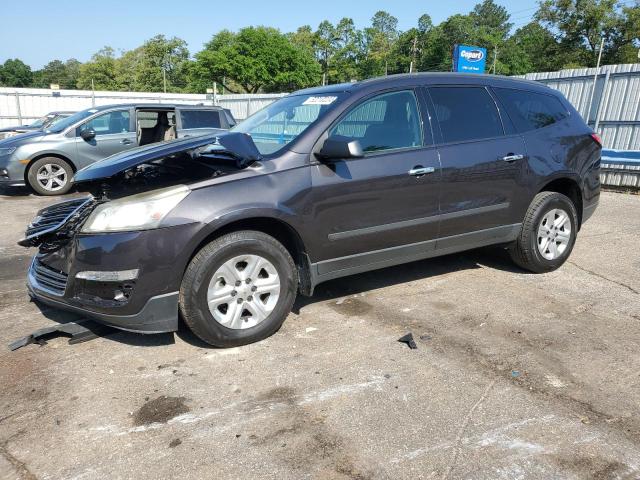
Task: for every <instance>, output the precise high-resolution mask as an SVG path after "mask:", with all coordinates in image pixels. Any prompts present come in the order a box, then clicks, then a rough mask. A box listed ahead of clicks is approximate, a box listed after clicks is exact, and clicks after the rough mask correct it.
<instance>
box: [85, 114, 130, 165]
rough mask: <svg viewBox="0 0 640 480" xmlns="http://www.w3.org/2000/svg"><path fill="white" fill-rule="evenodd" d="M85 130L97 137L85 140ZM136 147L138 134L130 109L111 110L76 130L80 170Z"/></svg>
mask: <svg viewBox="0 0 640 480" xmlns="http://www.w3.org/2000/svg"><path fill="white" fill-rule="evenodd" d="M83 130H93V131H94V132H95V134H96V136H95V137H94V138H93V139H90V140H85V139H83V138H82V136H81V132H82V131H83ZM135 146H136V134H135V131H134V129H133V124H132V121H131V111H130V110H129V109H122V110H111V111H109V112H107V113H103V114H101V115H97V116H95V117H93V118H92V119H91V120H89V121H87V122H85V123H84V124H82V125H81V126H79V127H78V128H76V154H77V165H78V167H79V168H81V167H84V166H86V165H89V164H91V163H93V162H97V161H98V160H102V159H103V158H106V157H109V156H111V155H113V154H116V153H119V152H122V151H124V150H128V149H130V148H133V147H135Z"/></svg>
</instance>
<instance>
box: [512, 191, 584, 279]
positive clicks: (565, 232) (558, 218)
mask: <svg viewBox="0 0 640 480" xmlns="http://www.w3.org/2000/svg"><path fill="white" fill-rule="evenodd" d="M577 233H578V214H577V212H576V207H575V205H574V204H573V202H572V201H571V200H570V199H569V198H568V197H567V196H565V195H562V194H561V193H556V192H540V193H539V194H537V195H536V196H535V197H534V199H533V201H532V202H531V205H530V206H529V210H528V211H527V214H526V215H525V219H524V222H523V224H522V231H521V232H520V236H519V237H518V239H517V240H516V241H515V242H514V243H513V245H511V247H510V248H509V252H510V254H511V258H512V259H513V261H514V262H515V263H516V264H517V265H519V266H520V267H522V268H524V269H525V270H529V271H532V272H535V273H544V272H550V271H552V270H555V269H557V268H559V267H560V266H561V265H562V264H563V263H564V262H565V261H566V260H567V258H569V255H570V254H571V251H572V250H573V245H574V244H575V241H576V235H577Z"/></svg>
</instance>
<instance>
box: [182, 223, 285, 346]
mask: <svg viewBox="0 0 640 480" xmlns="http://www.w3.org/2000/svg"><path fill="white" fill-rule="evenodd" d="M246 254H254V255H260V256H261V257H263V258H266V259H267V260H269V261H270V262H271V264H272V265H273V266H274V267H275V268H276V270H277V272H278V277H279V278H280V281H281V283H280V296H279V298H278V301H277V303H276V305H275V307H274V309H273V311H271V313H270V314H269V315H268V316H267V317H266V318H265V319H264V320H262V321H261V322H260V323H258V324H257V325H255V326H253V327H250V328H247V329H231V328H227V327H225V326H224V325H222V324H221V323H218V322H217V321H216V320H215V319H214V317H213V315H212V314H211V312H210V310H209V306H208V303H207V289H208V286H209V282H210V281H211V278H212V276H213V274H214V273H215V272H216V271H217V269H218V268H219V267H220V266H221V265H222V264H223V263H224V262H226V261H227V260H229V259H231V258H233V257H235V256H238V255H246ZM297 290H298V273H297V269H296V266H295V264H294V262H293V259H292V258H291V255H290V254H289V252H288V251H287V249H286V248H284V246H282V244H281V243H280V242H278V241H277V240H276V239H274V238H273V237H271V236H269V235H266V234H264V233H262V232H256V231H239V232H234V233H229V234H227V235H224V236H222V237H220V238H217V239H216V240H214V241H212V242H211V243H209V244H208V245H206V246H204V247H203V248H202V249H201V250H200V251H199V252H198V253H197V254H196V255H195V257H193V259H192V260H191V262H190V263H189V266H188V267H187V271H186V272H185V274H184V277H183V279H182V284H181V286H180V312H181V314H182V318H183V320H184V322H185V323H186V325H187V326H188V327H189V328H190V329H191V331H192V332H193V333H194V334H195V335H196V336H198V337H199V338H200V339H201V340H203V341H205V342H206V343H208V344H210V345H213V346H215V347H223V348H224V347H235V346H239V345H246V344H249V343H254V342H257V341H259V340H262V339H265V338H267V337H269V336H271V335H273V334H274V333H275V332H277V331H278V329H279V328H280V326H281V325H282V323H283V322H284V320H285V319H286V318H287V315H288V314H289V312H290V311H291V307H292V306H293V302H294V300H295V298H296V292H297Z"/></svg>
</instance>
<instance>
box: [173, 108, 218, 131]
mask: <svg viewBox="0 0 640 480" xmlns="http://www.w3.org/2000/svg"><path fill="white" fill-rule="evenodd" d="M180 118H181V119H182V128H220V112H218V111H217V110H181V111H180Z"/></svg>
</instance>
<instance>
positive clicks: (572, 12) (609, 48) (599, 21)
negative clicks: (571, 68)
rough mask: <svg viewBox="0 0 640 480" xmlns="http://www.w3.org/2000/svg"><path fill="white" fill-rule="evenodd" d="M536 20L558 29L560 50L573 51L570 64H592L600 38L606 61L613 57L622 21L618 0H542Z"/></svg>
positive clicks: (595, 60)
mask: <svg viewBox="0 0 640 480" xmlns="http://www.w3.org/2000/svg"><path fill="white" fill-rule="evenodd" d="M536 19H537V20H538V21H540V22H542V23H543V24H545V25H547V26H548V27H549V28H550V29H551V30H553V31H556V32H558V34H557V37H558V40H559V42H560V44H561V47H562V51H563V53H571V54H572V55H571V62H572V63H573V64H578V65H586V66H595V64H596V62H597V57H598V48H599V46H600V42H601V40H602V39H603V38H604V40H605V50H604V51H603V54H604V55H605V60H607V59H610V58H615V52H614V50H615V48H616V42H615V41H616V39H617V38H619V34H620V28H621V27H622V25H623V23H624V18H623V16H622V14H621V12H620V9H619V8H618V0H543V1H541V3H540V8H539V10H538V12H537V13H536Z"/></svg>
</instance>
